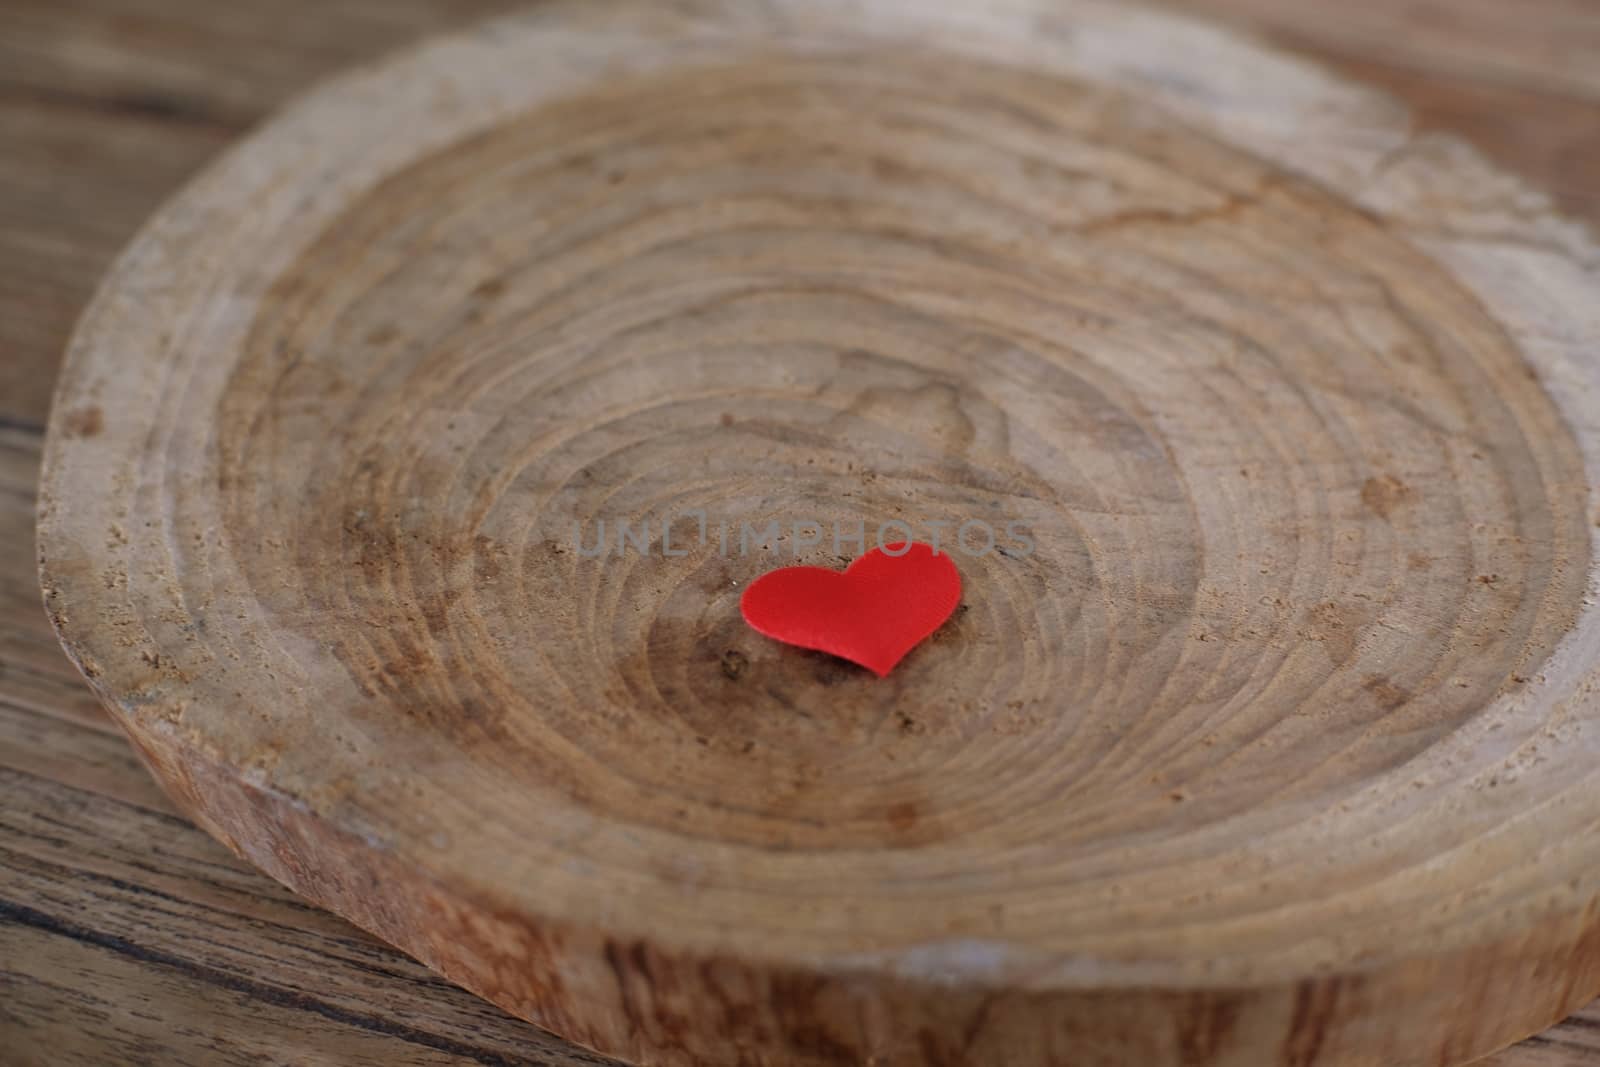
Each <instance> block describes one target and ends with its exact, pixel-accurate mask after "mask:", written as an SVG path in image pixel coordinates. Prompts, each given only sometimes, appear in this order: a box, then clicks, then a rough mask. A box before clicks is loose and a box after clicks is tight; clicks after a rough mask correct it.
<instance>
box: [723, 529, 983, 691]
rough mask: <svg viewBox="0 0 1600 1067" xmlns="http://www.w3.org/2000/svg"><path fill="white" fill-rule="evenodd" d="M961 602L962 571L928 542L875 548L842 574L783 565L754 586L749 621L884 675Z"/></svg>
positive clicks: (747, 598) (746, 606)
mask: <svg viewBox="0 0 1600 1067" xmlns="http://www.w3.org/2000/svg"><path fill="white" fill-rule="evenodd" d="M960 602H961V574H960V572H959V571H957V570H956V565H955V563H954V561H952V560H951V559H950V557H949V556H948V555H947V554H945V553H943V552H935V551H934V550H933V549H932V548H930V547H929V546H927V545H924V544H917V543H911V544H907V543H905V542H901V543H899V544H893V545H884V546H883V547H881V548H875V549H873V550H872V551H871V552H868V553H867V554H866V555H864V556H862V557H861V558H860V559H858V560H856V561H855V562H854V563H852V564H850V566H849V567H847V568H845V570H843V571H831V570H828V569H827V568H826V567H784V568H783V569H782V570H776V571H772V572H770V573H768V574H763V575H762V576H761V577H759V578H757V579H756V580H755V581H753V582H751V583H750V586H749V588H747V589H746V590H745V591H744V596H743V597H741V598H740V600H739V609H740V611H742V612H743V614H744V621H745V622H747V623H749V624H750V625H751V626H752V627H753V628H754V629H755V630H756V631H757V632H759V633H762V634H764V635H766V636H767V637H770V638H772V639H773V640H776V641H782V642H784V643H785V644H789V645H796V646H798V647H800V648H809V649H814V650H816V651H818V652H827V653H829V654H830V655H834V656H839V657H841V658H843V659H847V660H849V661H850V662H851V663H857V664H860V665H861V666H863V667H865V668H867V670H869V671H871V672H872V673H873V674H876V675H877V676H878V677H879V678H882V677H884V676H885V675H887V674H888V673H889V672H890V671H891V670H893V669H894V666H895V664H897V663H899V662H900V661H901V660H902V659H903V658H905V655H906V653H907V652H910V651H911V650H912V649H913V648H915V647H916V646H917V645H918V644H920V643H921V642H922V640H923V639H924V638H926V637H927V636H928V635H929V634H931V633H933V631H935V630H937V629H938V628H939V627H940V626H942V625H943V624H944V621H945V620H946V619H948V618H949V617H950V614H951V612H953V611H955V610H956V605H957V604H958V603H960Z"/></svg>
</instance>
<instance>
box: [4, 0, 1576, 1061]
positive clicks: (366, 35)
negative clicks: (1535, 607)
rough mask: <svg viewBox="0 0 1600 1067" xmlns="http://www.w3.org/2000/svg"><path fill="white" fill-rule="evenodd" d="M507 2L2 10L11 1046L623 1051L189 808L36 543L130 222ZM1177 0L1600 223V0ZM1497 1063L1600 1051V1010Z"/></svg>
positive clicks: (254, 1056)
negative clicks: (391, 941)
mask: <svg viewBox="0 0 1600 1067" xmlns="http://www.w3.org/2000/svg"><path fill="white" fill-rule="evenodd" d="M506 6H508V5H507V4H506V3H505V2H504V0H455V2H453V3H446V2H444V0H381V2H380V0H323V2H321V3H317V4H312V3H309V2H307V0H292V2H290V0H278V2H276V3H271V4H269V3H266V2H263V0H253V2H249V3H239V4H229V5H223V4H208V3H202V2H200V0H81V2H75V3H66V2H63V0H7V2H6V3H5V4H4V5H3V6H0V353H3V355H0V1060H3V1061H4V1062H7V1063H17V1062H20V1063H27V1064H32V1063H39V1064H44V1063H49V1064H67V1063H87V1064H105V1063H142V1062H150V1063H162V1064H169V1063H200V1064H211V1063H235V1062H237V1063H252V1064H253V1063H261V1062H269V1063H286V1064H287V1063H293V1064H313V1063H374V1064H379V1063H381V1064H413V1063H415V1064H423V1063H427V1064H432V1063H458V1062H482V1063H543V1064H561V1065H573V1064H582V1063H603V1062H606V1061H605V1060H603V1059H602V1058H600V1057H597V1056H594V1055H593V1054H589V1053H585V1052H582V1051H579V1050H574V1049H572V1048H570V1047H568V1046H565V1045H563V1044H562V1043H561V1042H560V1041H557V1040H555V1039H553V1038H551V1037H549V1036H547V1035H545V1034H543V1033H541V1032H540V1031H538V1030H536V1029H535V1028H533V1027H530V1026H528V1025H526V1024H523V1023H520V1022H518V1021H516V1020H514V1019H512V1018H510V1017H508V1016H506V1015H504V1014H503V1013H501V1012H500V1011H498V1010H497V1009H495V1008H493V1007H491V1006H490V1005H488V1004H486V1003H484V1002H481V1001H479V1000H477V999H476V998H474V997H472V996H470V995H468V994H466V993H464V992H461V991H459V990H457V989H455V988H454V987H452V986H450V985H449V984H448V983H445V982H444V981H443V980H441V979H439V978H436V977H434V976H433V975H432V974H431V973H429V972H428V971H427V970H426V969H424V968H423V967H421V966H420V965H418V964H416V963H414V962H413V961H411V960H409V959H407V958H406V957H404V956H402V955H400V954H399V953H397V952H395V951H393V950H391V949H389V948H387V947H385V946H384V945H382V944H380V943H378V942H376V941H374V940H373V939H372V938H370V937H368V936H367V935H365V934H363V933H361V932H360V931H358V930H356V929H354V928H353V927H351V926H349V925H348V924H346V923H344V922H343V921H341V920H339V919H337V918H335V917H333V916H332V915H329V914H327V913H324V912H321V911H319V910H317V909H315V908H313V907H311V906H309V905H307V904H304V903H302V902H300V901H299V900H297V899H296V898H294V897H293V896H291V895H290V894H289V893H287V892H286V891H284V890H283V889H281V888H279V887H278V886H277V885H275V884H273V883H272V882H270V881H268V880H267V879H266V878H264V877H263V876H261V875H258V874H256V873H255V872H254V871H252V870H250V869H249V868H248V867H246V866H245V865H244V864H243V863H242V862H241V861H239V860H237V859H235V858H234V857H233V856H231V855H230V854H229V853H228V852H227V851H226V850H225V849H224V848H223V847H222V846H221V845H219V844H217V843H215V842H214V841H212V840H211V839H210V838H209V837H207V836H205V835H204V834H203V833H201V832H200V831H198V830H196V829H195V828H193V827H192V826H190V825H189V824H188V822H187V821H185V820H184V819H183V818H181V817H180V816H179V815H177V814H176V812H175V811H174V809H173V807H172V805H171V804H170V803H169V802H168V801H167V799H166V798H165V797H164V796H163V795H162V794H161V793H160V792H159V790H158V789H157V788H156V786H155V785H154V784H153V782H152V781H151V780H150V778H149V777H148V776H147V775H146V774H145V772H144V770H143V768H142V767H140V766H139V764H138V763H137V761H136V760H135V759H134V757H133V754H132V752H131V751H130V749H129V748H128V746H127V744H126V743H125V742H124V741H123V740H122V738H121V736H120V735H119V734H118V733H117V732H116V731H115V730H114V729H113V727H112V726H111V724H110V722H109V720H108V719H106V718H105V716H104V715H103V714H102V713H101V711H100V709H99V707H98V705H97V704H96V702H95V700H94V698H93V697H92V696H91V695H90V693H89V691H88V690H87V689H86V688H85V687H84V686H83V684H82V683H81V682H80V680H79V678H78V677H77V674H76V672H75V671H74V670H73V668H72V667H71V665H70V664H69V663H68V662H67V661H66V659H65V658H64V657H63V656H62V654H61V652H60V650H59V649H58V647H57V645H56V642H55V639H54V637H53V636H52V634H51V632H50V629H49V626H48V625H47V624H46V622H45V619H44V615H43V613H42V611H41V609H40V606H39V594H38V585H37V579H36V577H35V573H34V559H33V552H32V543H33V535H32V529H33V508H34V486H35V479H36V476H37V470H38V463H39V453H40V448H41V445H42V436H43V426H44V422H45V416H46V412H47V409H48V406H49V398H50V389H51V384H52V381H53V379H54V377H55V368H56V365H57V360H58V359H59V357H60V353H61V349H62V346H63V345H64V343H65V341H66V338H67V336H68V333H69V331H70V329H71V325H72V321H73V319H74V317H75V316H76V315H77V314H78V312H79V310H80V309H81V308H82V306H83V304H84V302H85V301H86V300H87V299H88V297H89V295H90V293H91V291H92V289H93V287H94V284H95V282H96V280H97V279H98V278H99V276H100V274H101V273H102V271H103V270H104V269H105V267H106V266H107V264H108V263H109V261H110V259H111V257H112V256H113V255H114V254H115V253H116V251H117V250H118V249H119V248H120V247H121V246H122V245H123V243H124V242H125V241H126V240H127V239H128V238H129V237H130V236H131V234H132V233H133V231H134V229H135V228H136V227H137V226H138V225H139V223H140V222H141V221H142V220H143V219H144V218H145V217H146V216H147V215H148V214H149V213H150V211H151V210H152V209H153V208H154V207H155V206H156V205H157V204H158V203H159V202H160V201H161V199H162V198H164V197H165V196H166V195H168V194H169V193H170V192H171V191H172V190H173V189H174V188H175V187H176V186H177V185H178V184H179V183H180V182H181V181H182V180H183V179H184V178H185V177H187V176H188V175H189V174H190V173H192V172H193V171H194V170H195V169H196V168H197V167H198V166H199V165H200V164H202V163H203V162H204V161H205V160H206V159H207V158H208V157H209V156H211V155H212V154H213V153H215V152H216V151H217V150H218V149H220V148H222V147H223V146H224V145H226V144H227V143H228V142H230V141H231V140H233V139H234V138H236V137H237V136H239V134H240V133H242V132H243V131H244V130H245V129H246V128H248V127H249V126H250V125H251V124H252V123H254V122H255V121H257V120H258V119H260V118H261V117H262V116H264V115H266V114H267V113H268V112H269V111H271V110H272V109H273V108H274V107H276V106H277V105H278V104H279V103H281V102H282V101H283V100H284V99H285V98H286V97H287V96H289V95H290V94H292V93H294V92H295V91H297V90H298V89H300V88H301V87H303V86H305V85H307V84H308V83H310V82H311V81H313V80H314V79H316V78H317V77H319V76H321V75H323V74H326V73H329V72H331V71H334V70H336V69H338V68H339V67H342V66H345V65H347V64H349V63H353V62H356V61H359V60H361V59H363V58H366V57H369V56H372V55H375V54H377V53H379V52H382V51H384V50H387V49H389V48H392V47H395V46H397V45H400V44H401V43H403V42H405V41H407V40H410V39H412V38H414V37H417V36H420V35H423V34H426V33H429V32H434V31H437V30H440V29H444V28H447V27H449V26H452V25H456V24H460V23H464V22H468V21H471V20H473V19H475V18H478V17H481V16H484V15H487V14H490V13H493V12H494V11H497V10H500V9H503V8H504V7H506ZM1179 6H1181V7H1184V8H1187V9H1190V10H1194V11H1198V12H1204V13H1207V14H1210V15H1213V16H1215V17H1218V18H1221V19H1223V20H1226V21H1229V22H1232V23H1235V24H1238V25H1241V26H1244V27H1248V28H1252V29H1254V30H1255V31H1256V32H1259V33H1262V34H1264V35H1265V36H1267V37H1269V38H1271V39H1273V40H1275V41H1277V42H1279V43H1281V44H1284V45H1287V46H1289V47H1291V48H1295V49H1298V50H1301V51H1304V52H1307V53H1310V54H1312V55H1315V56H1317V57H1320V58H1321V59H1323V60H1324V61H1326V62H1328V63H1330V64H1331V65H1333V66H1334V67H1337V68H1339V69H1340V70H1342V71H1345V72H1347V73H1350V74H1353V75H1355V76H1357V77H1359V78H1363V79H1366V80H1368V81H1371V82H1375V83H1377V84H1379V85H1382V86H1384V87H1386V88H1388V89H1389V90H1391V91H1392V92H1394V93H1395V94H1397V95H1398V96H1400V97H1402V98H1403V99H1405V100H1406V101H1408V102H1409V103H1410V104H1411V105H1412V106H1413V107H1414V108H1415V109H1416V113H1417V118H1418V121H1419V122H1420V123H1422V124H1423V125H1424V126H1425V127H1429V128H1439V129H1448V130H1452V131H1454V132H1457V133H1460V134H1462V135H1465V136H1466V137H1468V138H1469V139H1471V140H1472V141H1473V142H1475V143H1476V144H1477V145H1478V146H1479V147H1480V148H1481V149H1482V150H1483V151H1484V152H1486V153H1487V154H1488V155H1489V156H1491V157H1492V158H1494V159H1495V160H1496V161H1497V162H1499V163H1500V164H1501V165H1502V166H1504V167H1506V168H1508V169H1511V170H1514V171H1519V172H1521V173H1522V174H1524V175H1526V176H1528V177H1529V178H1531V179H1533V181H1534V182H1535V183H1537V184H1538V185H1541V186H1542V187H1544V188H1545V189H1547V190H1548V191H1549V192H1551V193H1552V194H1553V195H1554V196H1555V198H1556V199H1557V201H1558V202H1559V203H1560V204H1561V205H1562V206H1563V208H1564V209H1565V210H1566V211H1567V212H1568V213H1569V214H1571V215H1573V216H1576V217H1578V218H1582V219H1585V220H1587V221H1588V222H1589V223H1591V224H1593V225H1597V226H1600V2H1594V0H1524V2H1523V3H1519V4H1515V5H1513V4H1509V3H1506V2H1505V0H1450V2H1447V0H1345V2H1343V3H1339V4H1327V3H1324V2H1323V0H1188V2H1186V3H1182V4H1180V5H1179ZM1597 295H1600V294H1597ZM1492 1062H1494V1063H1496V1064H1499V1065H1501V1067H1537V1065H1555V1064H1571V1063H1590V1062H1593V1063H1600V1005H1596V1006H1591V1007H1590V1008H1589V1009H1588V1010H1587V1011H1586V1012H1585V1013H1582V1014H1580V1015H1578V1016H1576V1017H1574V1018H1572V1019H1570V1020H1568V1021H1567V1022H1565V1023H1563V1024H1561V1025H1559V1026H1557V1027H1555V1028H1553V1029H1552V1030H1550V1031H1548V1032H1547V1033H1545V1034H1543V1035H1541V1036H1539V1037H1536V1038H1532V1039H1530V1040H1529V1041H1527V1042H1525V1043H1523V1044H1522V1045H1520V1046H1518V1047H1517V1048H1515V1049H1513V1050H1510V1051H1508V1052H1506V1053H1503V1054H1501V1055H1500V1056H1498V1057H1495V1058H1494V1059H1493V1060H1492Z"/></svg>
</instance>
